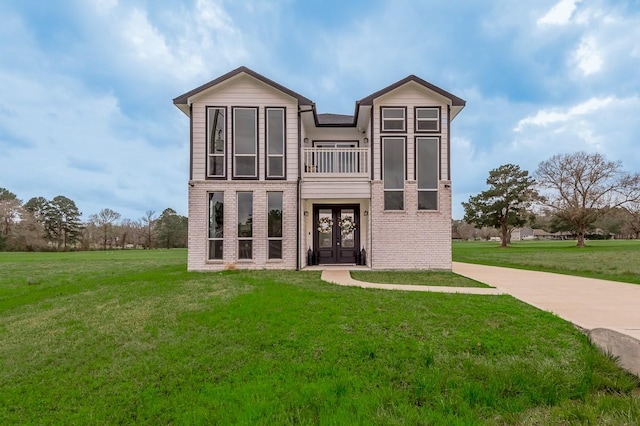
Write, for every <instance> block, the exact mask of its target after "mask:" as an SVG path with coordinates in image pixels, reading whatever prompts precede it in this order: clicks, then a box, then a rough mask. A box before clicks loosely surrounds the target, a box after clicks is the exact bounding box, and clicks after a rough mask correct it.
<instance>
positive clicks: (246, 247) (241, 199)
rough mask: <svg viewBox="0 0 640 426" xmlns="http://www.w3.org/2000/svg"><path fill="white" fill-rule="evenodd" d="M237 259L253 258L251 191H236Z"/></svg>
mask: <svg viewBox="0 0 640 426" xmlns="http://www.w3.org/2000/svg"><path fill="white" fill-rule="evenodd" d="M238 259H253V192H238Z"/></svg>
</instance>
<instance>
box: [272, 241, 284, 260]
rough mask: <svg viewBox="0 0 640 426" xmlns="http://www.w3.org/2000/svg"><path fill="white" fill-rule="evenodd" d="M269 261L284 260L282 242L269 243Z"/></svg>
mask: <svg viewBox="0 0 640 426" xmlns="http://www.w3.org/2000/svg"><path fill="white" fill-rule="evenodd" d="M269 259H282V240H270V241H269Z"/></svg>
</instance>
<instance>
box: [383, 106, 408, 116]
mask: <svg viewBox="0 0 640 426" xmlns="http://www.w3.org/2000/svg"><path fill="white" fill-rule="evenodd" d="M382 117H383V118H404V108H383V109H382Z"/></svg>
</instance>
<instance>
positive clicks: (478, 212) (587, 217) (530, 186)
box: [455, 152, 640, 247]
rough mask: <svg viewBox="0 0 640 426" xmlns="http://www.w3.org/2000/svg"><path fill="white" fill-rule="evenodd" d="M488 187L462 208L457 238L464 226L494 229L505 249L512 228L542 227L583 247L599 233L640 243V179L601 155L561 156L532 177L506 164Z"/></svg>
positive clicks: (492, 176) (491, 175)
mask: <svg viewBox="0 0 640 426" xmlns="http://www.w3.org/2000/svg"><path fill="white" fill-rule="evenodd" d="M487 185H488V186H489V188H488V189H487V190H485V191H482V192H480V193H479V194H477V195H475V196H472V197H470V198H469V200H468V201H467V202H464V203H462V206H463V207H464V211H465V215H464V222H463V223H457V224H455V225H456V229H455V231H456V232H458V234H460V232H462V233H467V234H468V231H469V230H468V228H467V229H465V226H464V225H465V224H471V225H475V226H477V227H479V228H481V229H484V230H485V231H484V232H486V231H487V229H490V228H493V229H494V230H497V233H498V234H499V236H500V240H501V246H502V247H506V246H507V244H508V243H509V242H510V235H511V231H512V230H513V228H515V227H521V226H524V225H527V224H528V225H532V226H535V225H536V223H538V225H539V226H540V227H542V228H543V229H545V230H546V231H549V232H558V231H566V232H571V233H573V234H574V235H575V236H576V240H577V245H578V247H584V246H585V238H586V236H587V235H588V234H589V232H593V231H594V230H595V229H596V228H600V230H601V231H602V229H603V228H604V229H606V231H604V232H608V233H611V234H614V235H616V234H617V235H621V234H622V235H626V236H627V237H632V238H640V174H638V173H629V172H626V171H624V170H623V169H622V163H621V162H614V161H609V160H607V159H606V158H605V157H604V156H603V155H602V154H597V153H596V154H589V153H586V152H577V153H573V154H557V155H554V156H552V157H551V158H550V159H548V160H546V161H543V162H541V163H540V164H539V165H538V168H537V170H536V171H535V173H534V175H533V176H529V172H528V171H526V170H522V169H520V167H519V166H517V165H514V164H506V165H503V166H500V167H498V168H496V169H493V170H491V171H490V172H489V177H488V178H487Z"/></svg>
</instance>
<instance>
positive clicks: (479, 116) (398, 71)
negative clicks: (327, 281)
mask: <svg viewBox="0 0 640 426" xmlns="http://www.w3.org/2000/svg"><path fill="white" fill-rule="evenodd" d="M241 65H244V66H247V67H249V68H251V69H253V70H254V71H256V72H258V73H260V74H262V75H264V76H266V77H268V78H270V79H272V80H274V81H277V82H278V83H280V84H282V85H283V86H285V87H287V88H289V89H291V90H293V91H295V92H297V93H299V94H301V95H303V96H305V97H307V98H309V99H311V100H313V101H314V102H315V103H316V106H317V110H318V112H320V113H326V112H331V113H337V114H353V112H354V109H355V102H356V101H357V100H359V99H362V98H364V97H366V96H368V95H370V94H372V93H374V92H376V91H378V90H379V89H382V88H384V87H386V86H388V85H390V84H392V83H394V82H396V81H398V80H400V79H402V78H404V77H406V76H408V75H411V74H414V75H417V76H419V77H420V78H422V79H424V80H427V81H429V82H430V83H433V84H435V85H436V86H439V87H441V88H443V89H445V90H447V91H449V92H451V93H453V94H455V95H456V96H458V97H461V98H463V99H465V100H466V101H467V105H466V107H465V109H464V110H463V111H462V112H461V113H460V114H459V115H458V116H457V117H456V119H455V120H454V121H453V123H452V137H451V149H452V153H451V156H452V157H451V164H452V188H453V217H454V218H456V219H460V218H462V216H463V214H464V212H463V209H462V207H461V202H463V201H467V200H468V199H469V197H470V196H472V195H476V194H477V193H479V192H481V191H483V190H485V189H486V188H487V186H486V184H485V182H486V178H487V176H488V173H489V171H490V170H491V169H494V168H497V167H499V166H500V165H503V164H508V163H511V164H516V165H519V166H520V167H521V168H522V169H524V170H528V171H529V172H530V173H534V172H535V170H536V168H537V166H538V164H539V163H540V162H541V161H545V160H547V159H549V158H550V157H551V156H552V155H555V154H562V153H573V152H577V151H587V152H590V153H595V152H598V153H601V154H603V155H604V156H605V157H606V158H607V159H609V160H612V161H621V162H622V166H623V169H624V170H626V171H630V172H637V171H640V149H638V147H637V145H638V142H640V1H639V0H537V1H535V2H516V1H512V0H485V1H482V2H480V1H477V0H456V1H449V0H447V1H445V0H422V1H413V0H406V1H404V0H394V1H391V0H388V1H382V0H366V1H355V0H354V1H344V0H298V1H296V0H255V1H242V0H233V1H231V0H229V1H216V0H191V1H186V0H185V1H182V0H126V1H124V0H120V1H119V0H77V1H75V0H48V1H25V0H6V1H2V2H0V187H4V188H6V189H8V190H10V191H11V192H13V193H15V194H16V195H17V196H18V198H20V199H21V200H22V201H24V202H26V201H27V200H29V199H30V198H32V197H37V196H42V197H45V198H47V199H52V198H53V197H55V196H57V195H64V196H66V197H68V198H70V199H72V200H73V201H75V203H76V204H77V206H78V208H79V209H80V211H81V212H82V213H83V219H85V220H86V219H88V217H89V216H90V215H92V214H95V213H98V212H99V211H100V210H102V209H104V208H109V209H112V210H115V211H117V212H119V213H120V214H121V215H122V217H123V218H128V219H131V220H137V219H140V218H141V217H142V216H143V215H144V214H145V212H146V211H149V210H150V211H155V212H156V214H160V213H161V212H162V211H163V210H164V209H165V208H169V207H170V208H172V209H174V210H176V211H177V212H178V213H179V214H182V215H186V214H187V188H188V186H187V182H188V169H189V120H188V118H187V117H186V116H185V115H184V114H183V113H182V112H180V110H178V109H177V108H176V107H175V106H174V105H173V103H172V100H173V98H175V97H177V96H179V95H181V94H183V93H185V92H187V91H189V90H191V89H193V88H195V87H198V86H199V85H201V84H203V83H206V82H208V81H210V80H213V79H214V78H216V77H218V76H220V75H222V74H224V73H226V72H228V71H231V70H233V69H235V68H237V67H239V66H241Z"/></svg>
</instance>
